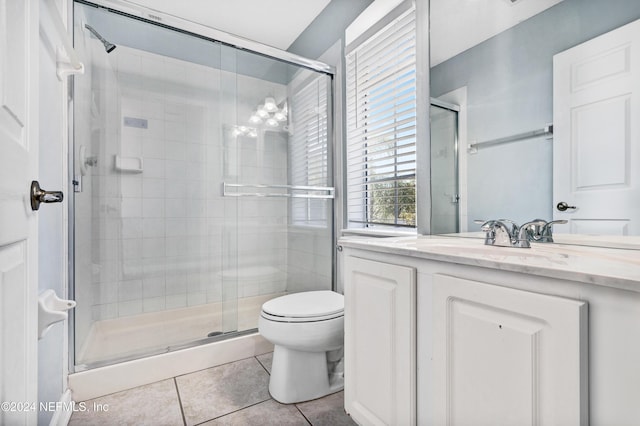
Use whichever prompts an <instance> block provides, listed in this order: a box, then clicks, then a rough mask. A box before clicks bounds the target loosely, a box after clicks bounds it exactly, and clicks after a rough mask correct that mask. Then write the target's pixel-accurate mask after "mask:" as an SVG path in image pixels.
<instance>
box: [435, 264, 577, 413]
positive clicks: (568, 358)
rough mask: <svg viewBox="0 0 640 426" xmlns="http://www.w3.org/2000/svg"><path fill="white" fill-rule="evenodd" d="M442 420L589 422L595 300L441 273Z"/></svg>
mask: <svg viewBox="0 0 640 426" xmlns="http://www.w3.org/2000/svg"><path fill="white" fill-rule="evenodd" d="M433 315H434V318H433V320H434V324H435V325H434V328H435V329H434V371H435V377H434V386H435V389H434V395H435V401H434V402H435V404H434V408H435V413H434V414H435V418H436V424H438V425H456V426H463V425H473V426H482V425H491V426H496V425H519V426H525V425H564V426H568V425H587V424H588V392H587V304H586V302H582V301H576V300H570V299H563V298H559V297H554V296H546V295H542V294H537V293H530V292H526V291H521V290H514V289H510V288H506V287H499V286H495V285H490V284H485V283H480V282H475V281H469V280H464V279H460V278H454V277H451V276H446V275H439V274H436V275H434V280H433Z"/></svg>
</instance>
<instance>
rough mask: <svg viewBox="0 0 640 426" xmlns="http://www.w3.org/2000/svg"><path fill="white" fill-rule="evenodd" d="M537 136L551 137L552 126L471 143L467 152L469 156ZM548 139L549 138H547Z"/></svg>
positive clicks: (548, 125)
mask: <svg viewBox="0 0 640 426" xmlns="http://www.w3.org/2000/svg"><path fill="white" fill-rule="evenodd" d="M539 136H553V124H547V125H546V126H544V128H542V129H539V130H532V131H531V132H525V133H518V134H517V135H511V136H506V137H504V138H498V139H491V140H488V141H484V142H473V143H470V144H469V146H468V151H469V153H471V154H475V153H476V152H478V148H486V147H489V146H495V145H501V144H503V143H509V142H518V141H523V140H527V139H533V138H537V137H539ZM547 139H550V138H547Z"/></svg>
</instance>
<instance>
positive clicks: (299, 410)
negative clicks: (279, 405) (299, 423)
mask: <svg viewBox="0 0 640 426" xmlns="http://www.w3.org/2000/svg"><path fill="white" fill-rule="evenodd" d="M293 406H294V407H296V410H298V412H299V413H300V414H302V417H304V419H305V420H306V421H307V423H309V424H310V425H313V423H311V420H309V419H308V418H307V416H305V415H304V413H303V412H302V410H301V409H300V407H298V404H293Z"/></svg>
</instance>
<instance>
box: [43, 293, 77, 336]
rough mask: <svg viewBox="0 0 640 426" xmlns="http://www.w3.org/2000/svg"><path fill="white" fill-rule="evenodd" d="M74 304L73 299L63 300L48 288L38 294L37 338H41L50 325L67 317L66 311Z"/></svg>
mask: <svg viewBox="0 0 640 426" xmlns="http://www.w3.org/2000/svg"><path fill="white" fill-rule="evenodd" d="M75 306H76V302H75V301H74V300H64V299H60V298H59V297H58V296H56V293H55V292H54V291H53V290H51V289H49V290H45V291H43V292H42V293H40V295H39V296H38V339H42V337H44V335H45V334H46V333H47V331H48V330H49V328H51V326H52V325H53V324H55V323H57V322H59V321H64V320H66V319H67V316H68V315H67V311H68V310H69V309H73V308H75Z"/></svg>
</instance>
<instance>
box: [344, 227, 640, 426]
mask: <svg viewBox="0 0 640 426" xmlns="http://www.w3.org/2000/svg"><path fill="white" fill-rule="evenodd" d="M339 244H340V246H341V247H342V248H343V250H342V253H341V256H342V260H343V266H344V267H343V268H342V274H341V276H342V279H343V285H344V288H345V408H346V410H347V411H348V412H349V414H351V416H352V418H353V419H354V420H355V421H356V422H358V423H359V424H360V425H363V426H364V425H380V424H389V425H403V426H404V425H411V424H418V425H421V426H422V425H425V426H440V425H452V426H460V425H462V426H464V425H474V426H476V425H499V424H501V425H535V424H537V425H563V426H565V425H587V424H590V425H593V426H608V425H617V426H618V425H620V426H637V425H640V404H638V401H640V367H638V365H639V364H638V360H640V262H638V260H637V259H638V258H637V254H636V253H637V252H633V251H629V250H617V251H616V250H612V249H605V248H594V247H575V246H574V247H572V246H562V245H555V244H552V245H538V246H535V247H532V248H531V249H526V250H520V249H514V248H510V247H506V248H505V247H490V246H484V245H483V244H482V240H479V241H476V240H469V239H454V238H446V237H435V236H434V237H404V238H390V239H387V238H377V239H375V238H359V239H356V238H353V239H349V238H344V239H341V240H340V241H339Z"/></svg>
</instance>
